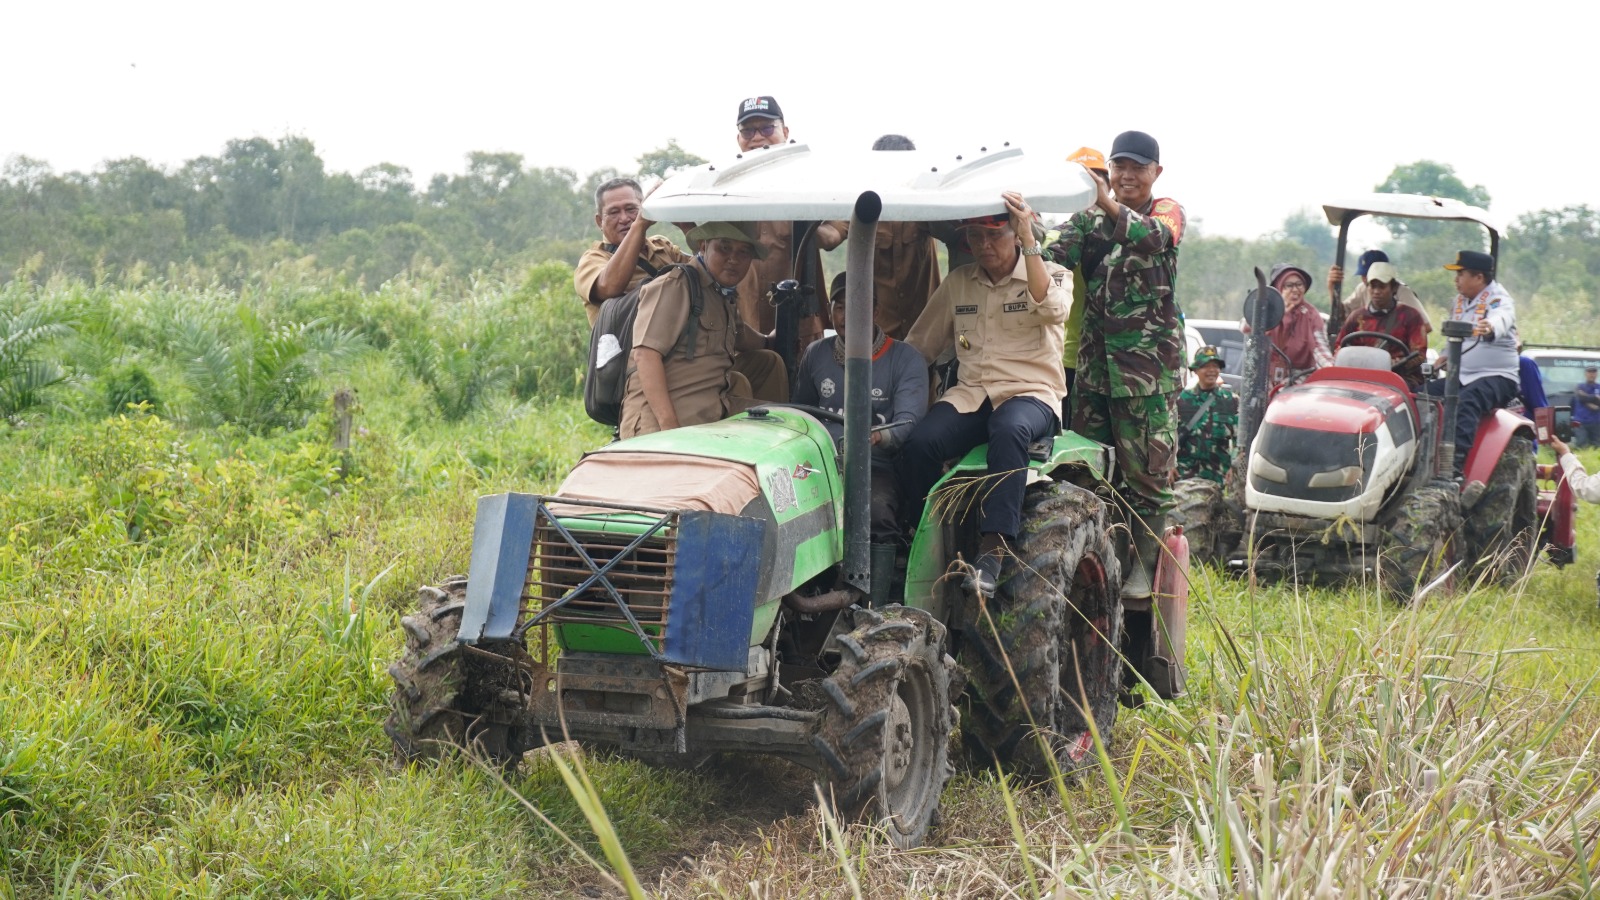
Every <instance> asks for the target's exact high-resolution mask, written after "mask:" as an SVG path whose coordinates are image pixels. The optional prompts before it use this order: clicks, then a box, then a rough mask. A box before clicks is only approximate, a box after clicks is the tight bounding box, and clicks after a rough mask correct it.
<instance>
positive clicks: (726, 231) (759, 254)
mask: <svg viewBox="0 0 1600 900" xmlns="http://www.w3.org/2000/svg"><path fill="white" fill-rule="evenodd" d="M685 237H687V238H688V239H689V244H690V246H698V245H699V244H700V243H701V242H702V241H715V240H719V239H721V238H727V239H728V240H730V241H743V242H744V243H746V244H749V245H750V246H751V247H754V248H755V251H756V259H766V258H767V248H765V247H763V246H761V241H759V240H757V239H756V234H755V226H754V225H752V224H750V223H749V222H739V223H737V224H736V223H733V222H707V223H705V224H704V225H698V226H696V227H694V228H691V229H689V233H688V234H687V235H685Z"/></svg>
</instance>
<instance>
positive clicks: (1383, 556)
mask: <svg viewBox="0 0 1600 900" xmlns="http://www.w3.org/2000/svg"><path fill="white" fill-rule="evenodd" d="M1460 527H1461V502H1460V495H1459V494H1458V493H1457V492H1456V490H1455V489H1454V488H1452V487H1425V488H1423V489H1421V490H1419V491H1417V492H1416V493H1414V494H1412V495H1411V496H1410V497H1408V498H1406V501H1405V502H1404V503H1403V504H1402V505H1401V506H1400V508H1399V509H1397V510H1395V513H1394V515H1393V516H1392V517H1390V518H1389V519H1388V520H1387V521H1385V522H1384V523H1383V530H1382V532H1381V534H1380V536H1379V541H1380V543H1379V547H1378V552H1379V558H1378V565H1379V571H1380V572H1381V573H1382V576H1383V588H1384V590H1385V591H1386V592H1388V594H1389V596H1390V597H1392V598H1393V599H1394V600H1395V602H1397V603H1400V604H1401V605H1405V604H1409V603H1410V602H1411V600H1412V598H1413V597H1415V596H1416V592H1417V589H1418V588H1421V587H1425V586H1426V585H1427V584H1428V583H1429V582H1431V581H1433V579H1434V578H1436V577H1438V575H1439V574H1440V573H1442V572H1444V571H1445V570H1446V569H1448V568H1450V566H1451V565H1452V564H1453V563H1454V562H1455V559H1456V555H1457V553H1458V552H1459V549H1458V544H1459V541H1460V538H1459V536H1458V535H1457V531H1458V530H1459V529H1460Z"/></svg>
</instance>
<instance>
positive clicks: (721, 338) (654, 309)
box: [621, 265, 762, 438]
mask: <svg viewBox="0 0 1600 900" xmlns="http://www.w3.org/2000/svg"><path fill="white" fill-rule="evenodd" d="M695 276H698V277H699V279H700V287H701V293H702V295H703V296H704V303H705V307H704V309H703V310H701V313H700V328H699V330H698V332H697V333H696V334H695V356H694V359H685V358H684V348H683V347H682V346H680V345H681V344H682V343H683V341H684V333H683V329H684V325H685V323H687V322H688V320H689V308H690V298H689V286H688V283H687V282H686V281H685V280H684V279H685V278H689V277H695ZM761 344H762V338H761V336H760V335H758V334H756V333H755V332H753V331H750V329H748V328H746V327H744V326H743V325H741V324H740V322H739V320H738V316H737V309H736V307H735V305H734V301H732V300H726V299H724V298H723V297H722V295H721V294H719V293H717V288H716V283H715V282H713V281H712V280H711V276H709V275H707V274H706V272H705V270H704V269H703V268H701V267H700V266H698V265H697V266H695V267H694V270H693V273H692V275H691V274H688V273H685V272H684V271H683V270H681V269H679V270H675V271H672V272H669V273H668V274H666V275H663V276H662V277H660V278H657V279H656V280H655V281H652V282H650V283H649V284H647V285H645V287H644V290H642V291H640V292H639V312H638V314H637V317H636V318H635V319H634V320H633V345H634V346H635V347H648V348H650V349H651V350H655V351H656V352H658V353H660V354H661V362H662V366H663V368H664V369H665V370H666V376H667V394H668V395H669V396H670V397H671V398H672V408H673V410H674V411H676V412H677V414H678V424H679V425H700V424H703V423H706V422H714V421H716V420H717V419H720V418H722V417H723V415H724V414H725V413H726V411H727V408H728V406H727V394H728V370H729V369H732V368H733V354H734V352H735V351H736V350H741V349H757V348H759V347H760V346H761ZM660 430H661V425H660V423H659V422H657V421H656V416H655V412H654V411H652V410H651V408H650V404H649V402H648V401H646V400H645V396H644V387H643V385H642V384H641V383H640V380H639V373H638V371H637V370H636V369H634V368H633V367H632V366H631V364H630V366H629V371H628V386H627V389H626V391H624V393H623V396H622V423H621V433H622V436H623V437H625V438H628V437H633V436H635V435H640V434H651V433H653V432H656V431H660Z"/></svg>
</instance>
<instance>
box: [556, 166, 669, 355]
mask: <svg viewBox="0 0 1600 900" xmlns="http://www.w3.org/2000/svg"><path fill="white" fill-rule="evenodd" d="M644 198H645V193H644V191H643V190H641V189H640V187H639V182H637V181H635V180H633V179H632V178H613V179H611V180H610V181H607V182H606V183H605V184H602V185H600V186H599V187H598V188H596V189H595V192H594V200H595V213H594V223H595V224H596V225H599V226H600V236H601V240H599V241H597V242H596V243H595V245H594V246H593V247H590V248H589V249H588V250H585V251H583V256H581V257H579V258H578V267H577V268H576V269H574V270H573V272H572V286H573V287H574V288H576V289H577V291H578V297H579V298H580V299H582V300H583V311H584V312H586V313H588V314H589V325H590V327H593V326H594V319H595V316H598V315H600V304H602V303H604V302H606V301H607V300H610V299H611V298H612V297H621V296H622V295H623V294H626V293H627V292H629V291H631V290H633V289H634V288H636V287H638V286H639V285H641V284H643V283H644V281H645V279H647V278H654V277H655V276H656V275H658V274H660V273H661V272H664V271H666V268H667V267H668V266H670V265H673V264H674V263H686V262H692V261H693V260H694V257H692V256H690V255H689V254H687V253H684V252H683V251H682V250H679V249H678V247H677V245H676V244H674V243H672V241H670V240H668V239H667V238H665V237H662V236H660V235H653V236H652V235H647V232H648V231H649V230H650V226H651V225H654V224H655V223H654V222H652V221H650V220H649V219H646V218H644V217H643V216H641V215H640V214H639V211H640V209H641V207H642V206H643V205H644Z"/></svg>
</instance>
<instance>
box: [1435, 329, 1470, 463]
mask: <svg viewBox="0 0 1600 900" xmlns="http://www.w3.org/2000/svg"><path fill="white" fill-rule="evenodd" d="M1439 330H1440V331H1441V332H1443V334H1444V340H1445V344H1444V346H1445V358H1446V359H1448V360H1449V361H1450V363H1449V365H1450V371H1448V372H1446V373H1445V381H1444V415H1443V416H1442V417H1441V420H1440V422H1439V465H1438V468H1437V469H1436V476H1437V477H1439V478H1444V479H1449V478H1451V477H1453V476H1454V474H1455V465H1456V409H1457V408H1458V407H1459V406H1460V405H1461V345H1462V342H1463V341H1465V340H1466V339H1467V338H1469V337H1471V336H1472V323H1471V322H1460V321H1456V320H1454V319H1452V320H1450V321H1447V322H1442V323H1440V325H1439Z"/></svg>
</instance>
